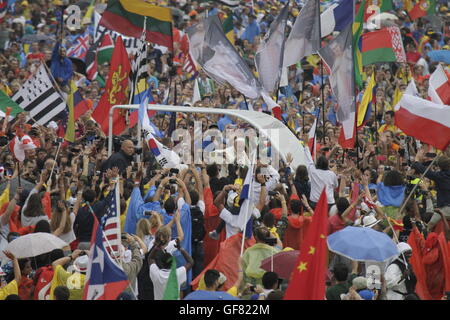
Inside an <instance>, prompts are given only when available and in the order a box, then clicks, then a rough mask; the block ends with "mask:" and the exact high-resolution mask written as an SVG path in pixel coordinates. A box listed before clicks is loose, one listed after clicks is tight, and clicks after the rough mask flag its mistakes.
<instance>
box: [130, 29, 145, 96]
mask: <svg viewBox="0 0 450 320" xmlns="http://www.w3.org/2000/svg"><path fill="white" fill-rule="evenodd" d="M145 37H146V36H145V30H144V32H142V35H141V38H140V39H138V40H137V43H138V49H137V51H136V54H135V56H134V59H133V61H131V88H132V89H131V90H132V93H131V94H130V101H133V100H134V99H135V96H136V93H137V91H138V88H137V85H138V83H139V80H140V79H141V78H146V77H147V41H146V40H145Z"/></svg>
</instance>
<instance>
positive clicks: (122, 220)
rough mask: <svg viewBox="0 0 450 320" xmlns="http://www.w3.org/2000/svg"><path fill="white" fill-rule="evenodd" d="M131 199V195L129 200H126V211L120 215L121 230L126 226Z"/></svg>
mask: <svg viewBox="0 0 450 320" xmlns="http://www.w3.org/2000/svg"><path fill="white" fill-rule="evenodd" d="M130 200H131V197H130V198H128V200H127V201H126V202H127V206H126V208H125V213H124V214H122V215H121V216H120V232H123V228H124V227H125V221H126V219H127V213H128V206H129V205H130Z"/></svg>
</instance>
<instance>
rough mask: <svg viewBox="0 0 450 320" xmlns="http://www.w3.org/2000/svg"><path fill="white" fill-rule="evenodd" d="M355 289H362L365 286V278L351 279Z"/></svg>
mask: <svg viewBox="0 0 450 320" xmlns="http://www.w3.org/2000/svg"><path fill="white" fill-rule="evenodd" d="M352 284H353V286H354V287H355V289H356V290H362V289H366V288H367V279H366V278H365V277H356V278H355V279H353V281H352Z"/></svg>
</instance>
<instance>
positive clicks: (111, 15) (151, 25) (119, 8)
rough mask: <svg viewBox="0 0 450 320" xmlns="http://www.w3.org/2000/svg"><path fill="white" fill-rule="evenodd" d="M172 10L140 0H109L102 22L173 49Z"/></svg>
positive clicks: (105, 25)
mask: <svg viewBox="0 0 450 320" xmlns="http://www.w3.org/2000/svg"><path fill="white" fill-rule="evenodd" d="M172 20H173V19H172V12H171V9H170V8H163V7H159V6H154V5H151V4H148V3H146V2H144V1H139V0H109V1H108V6H107V8H106V10H105V12H104V13H103V15H102V19H101V20H100V24H101V25H102V26H104V27H106V28H108V29H111V30H114V31H117V32H119V33H121V34H123V35H126V36H129V37H134V38H140V37H141V34H142V31H143V30H144V22H145V29H146V39H147V41H148V42H152V43H156V44H158V45H161V46H165V47H168V48H169V49H170V50H172Z"/></svg>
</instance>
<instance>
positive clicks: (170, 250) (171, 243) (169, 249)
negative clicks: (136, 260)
mask: <svg viewBox="0 0 450 320" xmlns="http://www.w3.org/2000/svg"><path fill="white" fill-rule="evenodd" d="M154 243H155V238H153V239H151V240H150V243H149V245H148V251H149V252H150V250H152V248H153V244H154ZM176 244H177V241H176V240H175V239H174V240H170V241H169V243H168V244H167V246H166V247H165V248H164V250H166V251H167V252H168V253H170V254H171V255H173V253H174V252H175V251H176V250H178V249H177V248H176V247H175V245H176Z"/></svg>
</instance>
